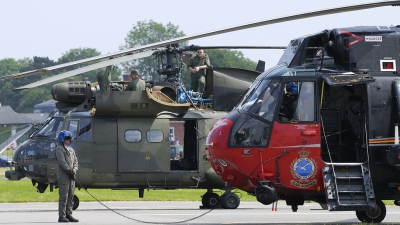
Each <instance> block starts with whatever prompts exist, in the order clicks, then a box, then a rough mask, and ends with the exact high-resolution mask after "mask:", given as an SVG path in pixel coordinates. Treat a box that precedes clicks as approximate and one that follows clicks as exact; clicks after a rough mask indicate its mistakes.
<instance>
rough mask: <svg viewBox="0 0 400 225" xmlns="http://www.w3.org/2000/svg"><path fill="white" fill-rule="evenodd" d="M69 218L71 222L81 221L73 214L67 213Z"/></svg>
mask: <svg viewBox="0 0 400 225" xmlns="http://www.w3.org/2000/svg"><path fill="white" fill-rule="evenodd" d="M67 219H68V220H69V222H79V220H78V219H75V218H74V217H72V216H71V215H67Z"/></svg>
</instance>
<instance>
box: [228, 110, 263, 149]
mask: <svg viewBox="0 0 400 225" xmlns="http://www.w3.org/2000/svg"><path fill="white" fill-rule="evenodd" d="M269 130H270V126H269V125H268V124H266V123H263V122H261V121H260V120H257V119H255V118H253V117H250V116H248V115H245V114H242V115H241V116H240V117H239V119H238V120H237V121H236V123H235V125H234V127H233V128H232V134H231V140H230V145H231V146H266V145H267V142H268V139H267V138H268V136H269Z"/></svg>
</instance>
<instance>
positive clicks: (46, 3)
mask: <svg viewBox="0 0 400 225" xmlns="http://www.w3.org/2000/svg"><path fill="white" fill-rule="evenodd" d="M365 2H368V3H369V2H376V1H373V0H372V1H371V0H352V1H348V0H335V1H325V0H324V1H321V0H307V1H294V0H280V1H272V0H270V1H265V0H247V1H243V0H201V1H187V0H186V1H182V0H170V1H165V0H84V1H82V0H58V1H54V0H35V1H32V0H13V1H0V8H1V9H2V13H1V14H0V27H1V33H0V59H4V58H14V59H20V58H24V57H29V58H32V57H33V56H40V57H46V56H47V57H49V58H50V59H52V60H57V59H58V58H60V57H61V56H62V54H63V53H65V52H67V51H68V50H70V49H72V48H80V47H81V48H95V49H96V50H98V51H100V52H101V53H102V54H107V53H112V52H116V51H118V50H119V46H121V45H122V44H123V43H124V38H125V37H126V35H127V33H128V32H129V31H130V30H131V29H132V27H133V26H134V25H136V23H137V22H138V21H144V20H147V21H149V20H153V21H155V22H158V23H162V24H164V25H165V24H167V23H168V22H171V23H172V24H174V25H178V26H179V30H181V31H183V32H184V33H185V34H186V35H194V34H199V33H204V32H208V31H213V30H218V29H222V28H227V27H232V26H236V25H242V24H246V23H251V22H256V21H261V20H266V19H272V18H277V17H282V16H288V15H294V14H298V13H304V12H310V11H315V10H322V9H327V8H333V7H339V6H346V5H350V4H361V3H365ZM399 14H400V7H392V6H386V7H380V8H374V9H367V10H362V11H356V12H347V13H340V14H335V15H328V16H320V17H314V18H308V19H301V20H297V21H291V22H284V23H279V24H274V25H268V26H262V27H258V28H251V29H247V30H243V31H235V32H230V33H226V34H221V35H216V36H212V37H206V38H200V39H195V40H191V41H189V44H195V45H203V46H213V45H252V46H271V45H272V46H286V45H287V44H288V43H289V41H290V40H292V39H294V38H297V37H301V36H304V35H307V34H312V33H316V32H319V31H322V30H325V29H333V28H343V27H350V26H390V25H400V21H399V20H398V18H399ZM396 18H397V19H396ZM243 53H244V55H245V57H247V58H249V59H251V60H253V61H258V60H263V61H265V62H266V67H267V68H269V67H272V66H274V65H276V63H277V62H278V61H279V59H280V56H281V55H282V53H283V50H243ZM211 64H212V59H211Z"/></svg>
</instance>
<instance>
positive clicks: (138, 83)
mask: <svg viewBox="0 0 400 225" xmlns="http://www.w3.org/2000/svg"><path fill="white" fill-rule="evenodd" d="M131 79H132V80H131V82H130V83H129V84H128V86H127V87H126V88H125V91H143V90H144V88H145V86H146V83H145V82H144V80H142V79H140V78H139V73H138V72H137V71H136V70H132V72H131Z"/></svg>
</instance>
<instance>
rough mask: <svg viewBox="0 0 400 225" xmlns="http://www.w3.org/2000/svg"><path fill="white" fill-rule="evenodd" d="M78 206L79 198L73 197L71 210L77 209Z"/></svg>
mask: <svg viewBox="0 0 400 225" xmlns="http://www.w3.org/2000/svg"><path fill="white" fill-rule="evenodd" d="M78 206H79V198H78V197H76V195H74V205H73V206H72V210H75V209H77V208H78Z"/></svg>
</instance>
